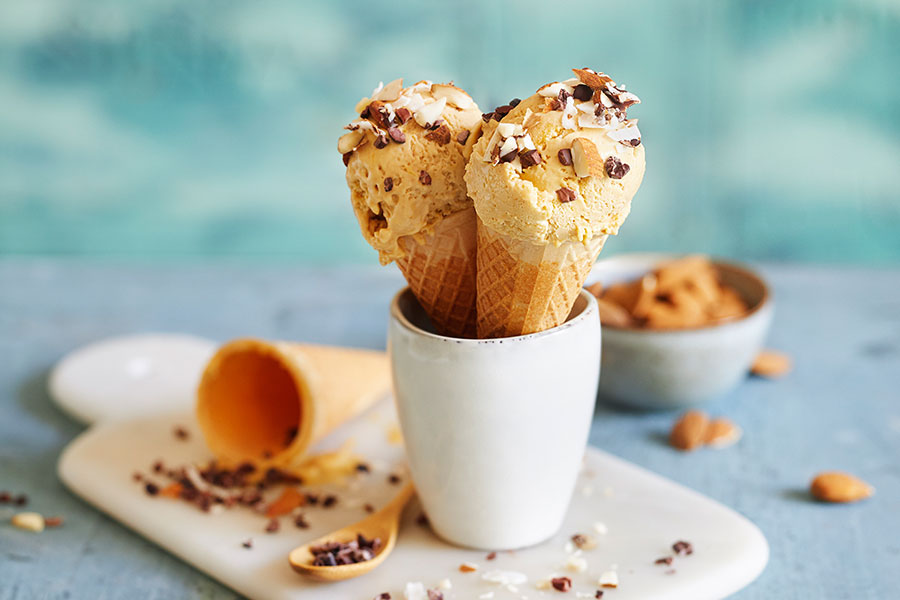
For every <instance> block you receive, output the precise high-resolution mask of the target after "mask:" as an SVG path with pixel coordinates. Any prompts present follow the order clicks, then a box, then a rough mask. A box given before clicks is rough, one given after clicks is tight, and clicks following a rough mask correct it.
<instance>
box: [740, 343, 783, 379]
mask: <svg viewBox="0 0 900 600" xmlns="http://www.w3.org/2000/svg"><path fill="white" fill-rule="evenodd" d="M792 367H793V364H792V363H791V357H790V356H788V355H787V354H784V353H782V352H776V351H775V350H763V351H762V352H760V353H759V354H757V355H756V360H754V361H753V366H751V367H750V372H751V373H753V374H754V375H759V376H760V377H767V378H769V379H775V378H778V377H784V376H785V375H787V374H788V373H790V372H791V368H792Z"/></svg>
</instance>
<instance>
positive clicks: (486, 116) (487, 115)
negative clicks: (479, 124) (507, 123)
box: [481, 112, 494, 123]
mask: <svg viewBox="0 0 900 600" xmlns="http://www.w3.org/2000/svg"><path fill="white" fill-rule="evenodd" d="M493 116H494V113H493V112H486V113H482V114H481V120H482V121H484V122H485V123H487V122H488V121H490V120H491V117H493Z"/></svg>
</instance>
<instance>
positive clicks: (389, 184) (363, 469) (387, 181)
mask: <svg viewBox="0 0 900 600" xmlns="http://www.w3.org/2000/svg"><path fill="white" fill-rule="evenodd" d="M393 187H394V180H393V179H391V178H390V177H385V178H384V191H386V192H389V191H391V188H393ZM371 470H372V469H371V468H370V467H369V465H368V464H366V463H364V462H361V463H356V471H357V472H359V473H368V472H369V471H371Z"/></svg>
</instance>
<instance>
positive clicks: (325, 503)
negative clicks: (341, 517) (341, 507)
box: [322, 494, 338, 508]
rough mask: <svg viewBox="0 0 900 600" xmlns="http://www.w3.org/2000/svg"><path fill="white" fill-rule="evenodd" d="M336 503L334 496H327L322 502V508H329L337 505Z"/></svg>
mask: <svg viewBox="0 0 900 600" xmlns="http://www.w3.org/2000/svg"><path fill="white" fill-rule="evenodd" d="M337 501H338V499H337V496H335V495H334V494H329V495H327V496H325V498H324V499H323V500H322V506H323V507H325V508H331V507H332V506H334V505H335V504H337Z"/></svg>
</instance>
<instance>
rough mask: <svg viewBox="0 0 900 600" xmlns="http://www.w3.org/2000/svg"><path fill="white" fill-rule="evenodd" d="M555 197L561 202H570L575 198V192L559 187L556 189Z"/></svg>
mask: <svg viewBox="0 0 900 600" xmlns="http://www.w3.org/2000/svg"><path fill="white" fill-rule="evenodd" d="M556 197H557V198H558V199H559V201H560V202H562V203H566V202H571V201H572V200H574V199H575V192H573V191H572V190H570V189H569V188H559V189H558V190H556Z"/></svg>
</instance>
